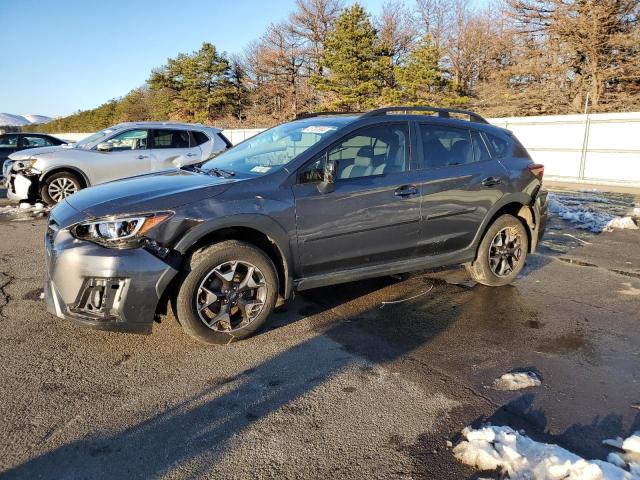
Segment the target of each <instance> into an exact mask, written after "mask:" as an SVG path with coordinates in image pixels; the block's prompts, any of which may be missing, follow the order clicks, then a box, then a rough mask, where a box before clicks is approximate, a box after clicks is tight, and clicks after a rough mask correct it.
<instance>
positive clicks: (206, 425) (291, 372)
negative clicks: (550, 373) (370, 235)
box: [3, 278, 467, 478]
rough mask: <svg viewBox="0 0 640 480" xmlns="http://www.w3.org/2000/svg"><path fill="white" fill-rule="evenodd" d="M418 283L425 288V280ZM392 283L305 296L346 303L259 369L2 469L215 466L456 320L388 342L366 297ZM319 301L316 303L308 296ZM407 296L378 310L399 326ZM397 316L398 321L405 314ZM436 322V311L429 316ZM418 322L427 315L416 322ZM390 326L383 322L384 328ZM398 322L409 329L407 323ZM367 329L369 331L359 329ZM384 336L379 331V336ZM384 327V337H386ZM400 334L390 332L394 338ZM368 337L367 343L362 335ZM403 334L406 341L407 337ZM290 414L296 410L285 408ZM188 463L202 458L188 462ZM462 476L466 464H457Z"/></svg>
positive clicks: (12, 474)
mask: <svg viewBox="0 0 640 480" xmlns="http://www.w3.org/2000/svg"><path fill="white" fill-rule="evenodd" d="M416 282H419V284H421V285H423V286H424V287H425V289H427V288H430V286H431V285H432V284H433V283H434V281H433V280H432V279H428V278H419V279H416ZM397 283H398V282H397V281H396V280H393V279H384V278H383V279H376V280H370V281H364V282H358V283H357V284H351V285H347V286H342V287H340V288H339V289H336V287H332V289H331V291H332V295H326V293H327V290H326V289H317V290H313V291H309V292H306V293H305V297H306V300H308V301H310V302H311V303H310V304H309V305H313V304H314V303H315V304H316V305H319V306H318V307H316V308H317V310H316V311H315V312H314V311H313V310H311V308H314V307H312V306H309V305H307V306H306V307H305V308H308V309H310V310H308V311H306V312H303V313H307V314H311V315H313V314H314V313H320V312H322V311H326V310H329V309H336V308H340V307H341V306H343V305H345V304H353V303H354V302H355V305H353V306H350V307H349V308H350V313H349V314H344V313H343V312H342V311H341V312H340V314H339V318H336V317H333V318H334V319H333V320H332V321H327V322H326V323H322V322H319V323H318V324H317V325H315V328H316V329H317V334H316V335H314V336H313V337H312V338H310V339H308V340H306V341H303V342H302V343H299V344H297V345H295V346H293V347H292V348H289V349H288V350H286V351H284V352H282V353H280V354H278V355H276V356H274V357H272V358H270V359H268V360H266V361H264V362H263V363H262V364H260V365H259V366H258V367H256V368H253V369H250V370H247V371H244V372H241V373H240V374H238V375H236V376H233V377H224V378H221V377H215V376H212V378H211V380H210V381H209V385H208V386H207V388H204V389H203V390H201V391H200V392H199V393H198V394H197V395H195V396H192V397H190V398H188V399H187V400H185V401H183V402H181V403H179V404H177V405H173V406H171V407H169V408H166V409H164V410H163V411H162V412H161V413H158V414H156V415H153V416H152V417H150V418H147V419H145V420H144V421H142V422H140V423H138V424H136V425H134V426H131V427H130V428H126V429H124V430H121V431H117V432H115V433H112V432H100V433H98V434H93V435H89V436H87V437H85V438H82V439H78V440H75V441H73V442H71V443H67V444H64V445H62V446H59V447H57V448H54V449H53V450H50V451H49V452H47V453H44V454H42V455H40V456H37V457H35V458H32V459H30V460H28V461H26V462H24V463H23V464H21V465H19V466H16V467H14V468H11V469H10V470H8V471H6V472H5V473H4V475H3V476H4V477H6V478H38V477H48V478H80V477H81V478H105V477H108V478H130V477H134V476H135V477H137V478H150V477H158V476H161V475H163V474H164V473H167V472H168V471H170V470H172V469H173V468H176V467H177V466H179V465H185V464H190V465H192V467H191V466H190V470H189V477H192V478H193V477H198V476H201V475H205V474H206V473H207V472H206V471H199V470H198V468H200V467H198V465H208V466H211V465H214V464H215V463H216V462H217V461H219V460H220V459H221V458H222V456H223V455H224V453H225V452H226V451H227V450H228V449H229V448H232V445H233V442H234V439H235V438H237V435H238V434H239V433H241V432H242V431H244V430H246V429H248V428H249V427H251V426H252V424H255V423H256V422H258V421H259V420H260V419H263V418H264V417H266V416H267V415H269V414H271V413H272V412H275V411H277V410H279V409H283V408H287V406H288V405H289V404H291V403H292V402H294V401H295V400H297V399H300V398H301V397H302V396H304V395H306V394H308V393H310V392H311V391H312V390H314V389H316V388H317V387H319V386H320V385H322V384H324V383H326V382H328V381H330V380H331V378H332V377H334V376H336V375H338V374H340V373H341V372H344V371H345V370H347V369H353V368H355V369H359V370H360V371H361V374H362V375H364V376H371V375H374V376H375V375H377V373H376V369H375V368H374V367H375V365H376V364H380V363H384V362H387V361H391V360H393V359H396V358H398V357H400V356H403V355H406V354H409V353H410V352H411V351H412V350H413V349H415V348H418V347H419V346H421V345H423V344H424V343H426V342H429V341H431V340H432V339H433V338H434V337H436V336H438V335H440V334H441V333H442V332H443V331H444V330H446V329H447V328H448V326H449V325H450V323H451V322H454V321H456V318H457V312H456V311H455V309H452V310H446V311H443V312H441V314H440V315H438V321H437V322H435V323H434V324H433V325H431V326H430V329H429V330H428V332H426V331H423V332H421V334H420V335H418V336H415V337H413V338H411V339H410V340H409V341H403V342H397V343H393V344H388V343H387V341H386V340H387V338H390V337H393V335H394V334H393V332H386V330H384V329H383V330H382V331H377V327H376V326H375V323H379V322H377V320H376V319H377V318H379V317H378V315H379V312H378V311H379V310H380V308H379V307H380V305H379V302H378V301H377V300H376V301H375V303H374V304H373V305H372V302H373V300H372V298H371V297H372V296H373V297H375V298H378V297H381V298H384V300H385V301H397V300H402V298H401V295H402V294H403V293H402V289H400V288H395V287H396V284H397ZM318 299H320V302H319V303H316V300H318ZM411 311H412V307H411V301H408V302H402V303H399V304H394V305H387V306H385V307H384V313H385V314H388V315H389V316H391V317H394V318H395V317H398V318H400V319H401V320H400V321H399V322H397V323H399V324H404V323H406V322H409V323H410V322H411V321H413V320H415V315H416V313H415V312H416V311H414V314H413V315H414V317H411V315H405V316H404V317H403V315H404V314H405V313H408V312H411ZM403 318H404V319H403ZM434 319H435V316H434ZM422 321H423V322H425V320H424V319H423V320H422ZM387 327H388V326H387ZM402 328H407V329H408V328H410V326H409V325H406V326H404V327H400V330H402ZM367 330H369V331H367ZM381 333H383V335H381V336H380V335H379V334H381ZM387 333H388V335H387ZM402 334H403V333H402V332H401V331H398V332H397V335H402ZM364 337H367V338H366V341H363V340H364ZM405 340H406V339H405ZM293 413H294V414H295V411H294V412H293ZM195 459H199V460H204V461H202V462H195V463H193V462H192V461H193V460H195ZM460 469H461V472H465V475H466V472H467V470H466V467H464V466H460Z"/></svg>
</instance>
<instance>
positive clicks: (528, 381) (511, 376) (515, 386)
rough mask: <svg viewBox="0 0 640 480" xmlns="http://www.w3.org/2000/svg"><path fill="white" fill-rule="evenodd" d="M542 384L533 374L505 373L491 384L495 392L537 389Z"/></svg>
mask: <svg viewBox="0 0 640 480" xmlns="http://www.w3.org/2000/svg"><path fill="white" fill-rule="evenodd" d="M541 384H542V382H541V381H540V379H539V378H538V376H537V375H536V374H535V373H533V372H517V373H505V374H504V375H502V376H501V377H500V378H496V379H495V380H494V382H493V388H495V389H497V390H522V389H523V388H530V387H539V386H540V385H541Z"/></svg>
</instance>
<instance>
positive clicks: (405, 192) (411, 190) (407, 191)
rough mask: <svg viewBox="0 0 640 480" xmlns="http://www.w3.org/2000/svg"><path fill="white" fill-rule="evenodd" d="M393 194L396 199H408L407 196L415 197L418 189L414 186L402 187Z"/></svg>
mask: <svg viewBox="0 0 640 480" xmlns="http://www.w3.org/2000/svg"><path fill="white" fill-rule="evenodd" d="M394 194H395V196H396V197H408V196H409V195H417V194H418V189H417V188H416V187H415V185H403V186H402V187H399V188H398V189H396V191H395V193H394Z"/></svg>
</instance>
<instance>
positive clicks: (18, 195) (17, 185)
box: [6, 173, 38, 202]
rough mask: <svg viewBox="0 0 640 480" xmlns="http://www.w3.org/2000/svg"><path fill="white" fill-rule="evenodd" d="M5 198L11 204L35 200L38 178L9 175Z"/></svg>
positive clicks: (34, 176)
mask: <svg viewBox="0 0 640 480" xmlns="http://www.w3.org/2000/svg"><path fill="white" fill-rule="evenodd" d="M6 188H7V198H8V199H9V200H11V201H13V202H19V201H20V200H35V199H36V197H37V196H38V176H37V175H23V174H21V173H11V174H10V175H9V176H8V177H7V179H6Z"/></svg>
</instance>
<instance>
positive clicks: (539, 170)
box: [527, 163, 544, 180]
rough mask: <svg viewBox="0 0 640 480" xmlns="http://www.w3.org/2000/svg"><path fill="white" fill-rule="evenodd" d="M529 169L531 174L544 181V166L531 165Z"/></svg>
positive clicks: (539, 164)
mask: <svg viewBox="0 0 640 480" xmlns="http://www.w3.org/2000/svg"><path fill="white" fill-rule="evenodd" d="M527 168H528V169H529V171H530V172H531V173H533V174H534V175H535V176H536V177H538V178H539V179H540V180H542V176H543V175H544V165H542V164H541V163H530V164H529V166H528V167H527Z"/></svg>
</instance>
